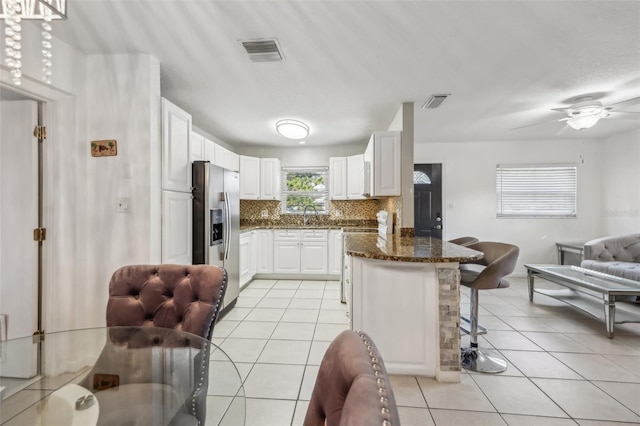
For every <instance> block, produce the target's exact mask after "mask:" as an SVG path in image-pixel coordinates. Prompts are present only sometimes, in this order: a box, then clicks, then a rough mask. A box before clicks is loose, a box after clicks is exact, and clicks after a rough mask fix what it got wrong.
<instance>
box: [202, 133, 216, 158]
mask: <svg viewBox="0 0 640 426" xmlns="http://www.w3.org/2000/svg"><path fill="white" fill-rule="evenodd" d="M204 160H205V161H208V162H210V163H211V164H216V161H215V160H216V144H215V143H214V142H213V141H212V140H211V139H207V138H205V139H204Z"/></svg>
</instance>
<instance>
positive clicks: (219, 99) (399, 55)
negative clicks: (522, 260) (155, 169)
mask: <svg viewBox="0 0 640 426" xmlns="http://www.w3.org/2000/svg"><path fill="white" fill-rule="evenodd" d="M68 16H69V19H68V20H67V21H64V22H55V25H54V34H55V35H56V36H57V37H60V38H62V39H63V40H65V41H66V42H68V43H69V44H71V45H73V46H75V47H77V48H79V49H80V50H82V51H84V52H86V53H88V54H91V53H128V52H130V53H139V52H146V53H150V54H152V55H153V56H155V57H156V58H157V59H158V60H159V61H160V64H161V69H162V75H161V78H162V95H163V96H164V97H166V98H168V99H170V100H171V101H173V102H174V103H176V104H178V105H180V106H181V107H182V108H184V109H186V110H187V111H189V112H190V113H191V114H192V115H193V122H194V125H196V126H197V127H199V128H201V129H203V130H204V131H207V132H209V133H211V134H213V135H215V136H217V137H219V138H220V139H222V140H224V141H226V142H228V143H231V144H234V145H238V144H263V145H271V146H296V145H297V143H295V142H292V141H290V140H287V139H285V138H283V137H282V136H279V135H278V134H276V133H275V130H274V123H275V122H276V121H277V120H278V119H281V118H296V119H299V120H303V121H305V122H306V123H308V124H309V125H310V127H311V134H310V136H309V137H308V138H307V143H308V145H307V146H313V145H327V144H348V143H362V142H365V141H366V140H368V135H369V134H370V133H371V132H372V131H374V130H384V129H386V128H387V127H388V126H389V124H390V122H391V120H392V119H393V117H394V116H395V114H396V112H397V111H398V109H399V107H400V105H401V103H402V102H414V103H415V108H416V125H415V140H416V141H417V142H423V141H479V140H520V139H551V138H553V139H562V138H580V137H587V138H600V137H606V136H609V135H612V134H616V133H621V132H624V131H628V130H631V129H633V128H639V127H640V114H636V115H631V114H628V115H627V117H628V118H627V119H625V120H623V119H613V118H611V119H609V118H607V119H604V120H601V121H600V123H598V124H597V125H596V126H595V127H594V128H592V129H589V130H585V131H582V132H580V131H576V130H572V129H568V128H566V126H565V125H564V123H557V122H549V123H546V124H542V125H539V126H531V127H526V128H523V129H518V130H510V129H512V128H514V127H519V126H525V125H528V124H532V123H538V122H544V121H548V120H553V119H554V118H555V119H559V118H562V117H564V115H563V113H561V112H555V111H551V108H558V107H564V106H568V105H570V104H571V103H572V100H574V99H575V98H576V97H579V96H581V95H586V94H592V95H593V96H594V97H595V98H596V99H598V100H600V101H602V102H603V103H604V104H605V105H607V104H611V103H615V102H619V101H622V100H626V99H630V98H635V97H639V96H640V1H572V0H566V1H451V0H447V1H303V0H300V1H243V0H235V1H233V0H231V1H197V0H182V1H175V0H174V1H172V0H145V1H139V0H117V1H114V0H112V1H103V0H70V4H69V10H68ZM272 37H276V38H277V39H278V41H279V43H280V46H281V48H282V50H283V53H284V56H285V61H283V62H278V63H253V62H251V61H250V60H249V59H248V57H247V56H246V53H245V52H244V50H243V48H242V46H241V44H240V42H239V41H238V40H240V39H254V38H272ZM436 93H451V96H450V98H449V99H447V100H446V101H445V102H444V103H443V104H442V105H441V107H440V108H439V109H436V110H422V109H421V108H420V107H421V105H422V104H423V103H424V102H425V101H426V100H427V99H428V98H429V97H430V95H432V94H436ZM633 108H635V109H633ZM639 108H640V107H639V106H638V105H636V106H633V107H631V108H626V110H627V111H634V110H635V111H640V109H639Z"/></svg>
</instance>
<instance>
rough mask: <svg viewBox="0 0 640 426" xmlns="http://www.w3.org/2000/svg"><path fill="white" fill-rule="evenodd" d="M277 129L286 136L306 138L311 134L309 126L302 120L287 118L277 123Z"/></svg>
mask: <svg viewBox="0 0 640 426" xmlns="http://www.w3.org/2000/svg"><path fill="white" fill-rule="evenodd" d="M276 130H277V131H278V133H280V134H281V135H282V136H284V137H285V138H289V139H296V140H298V139H304V138H306V137H307V136H309V126H307V125H306V124H305V123H303V122H302V121H298V120H292V119H290V118H287V119H285V120H280V121H278V122H277V123H276Z"/></svg>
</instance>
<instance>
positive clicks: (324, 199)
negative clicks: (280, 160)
mask: <svg viewBox="0 0 640 426" xmlns="http://www.w3.org/2000/svg"><path fill="white" fill-rule="evenodd" d="M327 174H328V168H327V167H305V168H302V167H300V168H293V167H283V168H282V212H283V213H285V214H302V213H303V212H304V208H305V207H306V206H313V207H314V208H315V209H316V211H317V212H318V213H319V214H328V213H329V189H328V188H327ZM307 210H308V211H310V212H311V213H313V210H310V209H307Z"/></svg>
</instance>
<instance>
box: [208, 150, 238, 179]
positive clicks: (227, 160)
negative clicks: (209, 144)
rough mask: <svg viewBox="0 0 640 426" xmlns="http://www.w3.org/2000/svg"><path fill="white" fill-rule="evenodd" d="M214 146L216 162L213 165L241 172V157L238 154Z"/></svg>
mask: <svg viewBox="0 0 640 426" xmlns="http://www.w3.org/2000/svg"><path fill="white" fill-rule="evenodd" d="M214 146H215V147H214V149H215V153H214V158H215V162H213V164H215V165H216V166H220V167H223V168H225V169H227V170H233V171H234V172H237V171H240V156H239V155H238V154H236V153H235V152H233V151H229V150H228V149H227V148H225V147H223V146H220V145H218V144H214Z"/></svg>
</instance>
